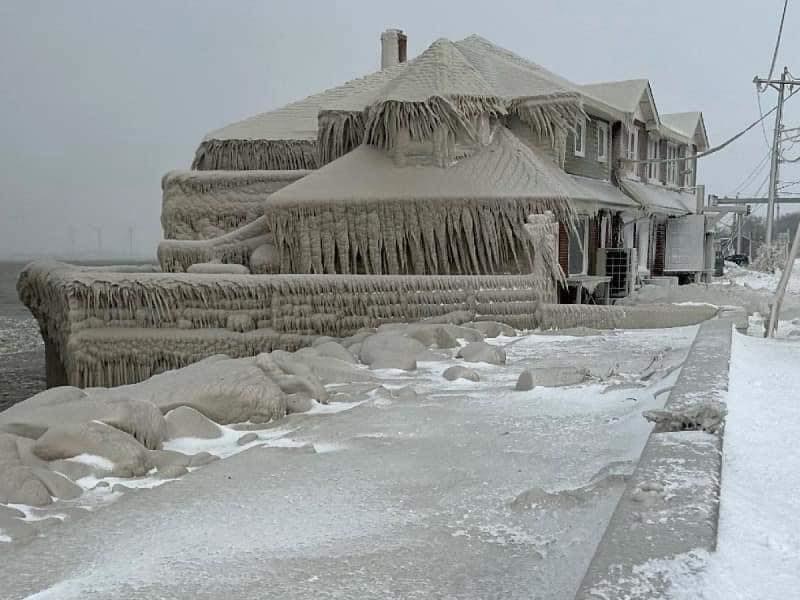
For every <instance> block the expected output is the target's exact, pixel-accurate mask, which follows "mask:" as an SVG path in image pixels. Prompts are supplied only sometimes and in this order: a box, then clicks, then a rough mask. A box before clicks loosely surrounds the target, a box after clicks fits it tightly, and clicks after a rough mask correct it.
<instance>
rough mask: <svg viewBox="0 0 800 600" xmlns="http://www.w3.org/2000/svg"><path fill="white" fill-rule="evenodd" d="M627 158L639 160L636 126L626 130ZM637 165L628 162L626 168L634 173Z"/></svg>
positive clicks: (636, 170)
mask: <svg viewBox="0 0 800 600" xmlns="http://www.w3.org/2000/svg"><path fill="white" fill-rule="evenodd" d="M627 158H628V160H639V129H638V128H637V127H632V128H631V129H630V131H628V151H627ZM638 166H639V165H638V164H637V163H629V165H628V170H629V171H630V172H631V173H632V174H636V173H637V172H638V171H639V169H638Z"/></svg>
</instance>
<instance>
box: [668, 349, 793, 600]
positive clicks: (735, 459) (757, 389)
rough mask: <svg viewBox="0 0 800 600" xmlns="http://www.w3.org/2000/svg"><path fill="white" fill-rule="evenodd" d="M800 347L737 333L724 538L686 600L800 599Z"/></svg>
mask: <svg viewBox="0 0 800 600" xmlns="http://www.w3.org/2000/svg"><path fill="white" fill-rule="evenodd" d="M798 358H800V348H798V346H797V345H795V344H793V343H792V342H787V341H781V340H769V339H764V338H754V337H748V336H744V335H735V336H734V339H733V350H732V356H731V371H730V390H729V392H728V417H727V422H726V425H725V438H724V452H723V467H722V488H721V501H720V514H719V532H718V539H717V550H716V552H714V553H712V554H710V555H708V557H707V559H706V567H705V572H704V573H703V574H702V577H701V578H700V582H699V584H697V585H692V586H689V585H686V584H684V583H681V582H680V581H677V582H673V590H674V591H673V594H672V597H674V598H676V599H680V600H688V599H689V598H693V599H695V598H696V599H701V600H732V599H742V600H744V599H747V600H757V599H764V600H770V599H777V598H796V597H797V595H798V590H800V520H798V518H797V515H798V514H800V468H798V461H797V458H796V457H797V451H796V444H797V442H796V440H797V432H798V425H797V423H798V412H797V398H796V393H794V392H796V391H797V390H800V370H798V369H797V362H798Z"/></svg>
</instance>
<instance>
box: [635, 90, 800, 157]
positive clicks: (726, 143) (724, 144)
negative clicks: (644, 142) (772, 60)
mask: <svg viewBox="0 0 800 600" xmlns="http://www.w3.org/2000/svg"><path fill="white" fill-rule="evenodd" d="M797 92H800V87H798V88H795V89H794V90H792V91H791V92H790V93H789V95H788V96H786V98H785V99H784V102H785V101H786V100H788V99H789V98H791V97H792V96H794V95H795V94H796V93H797ZM778 106H780V104H776V105H775V106H773V107H772V108H771V109H769V112H766V113H764V114H763V115H761V117H760V118H759V119H757V120H755V121H753V122H752V123H750V125H748V126H747V127H745V128H744V129H742V130H741V131H740V132H739V133H737V134H736V135H734V136H733V137H730V138H728V139H727V140H725V141H724V142H722V143H721V144H719V145H718V146H714V147H713V148H709V149H708V150H705V151H704V152H700V153H698V154H694V155H690V156H683V157H678V158H643V159H631V158H621V159H620V162H624V163H626V164H631V165H633V164H660V163H668V162H678V161H682V160H692V159H698V158H705V157H706V156H709V155H711V154H714V153H715V152H719V151H720V150H722V149H723V148H726V147H727V146H729V145H730V144H732V143H733V142H735V141H736V140H738V139H739V138H740V137H742V136H743V135H744V134H745V133H747V132H748V131H750V130H751V129H752V128H753V127H755V126H756V125H758V124H759V123H761V122H763V121H764V119H766V118H767V117H768V116H770V115H771V114H772V113H774V112H775V111H776V110H778Z"/></svg>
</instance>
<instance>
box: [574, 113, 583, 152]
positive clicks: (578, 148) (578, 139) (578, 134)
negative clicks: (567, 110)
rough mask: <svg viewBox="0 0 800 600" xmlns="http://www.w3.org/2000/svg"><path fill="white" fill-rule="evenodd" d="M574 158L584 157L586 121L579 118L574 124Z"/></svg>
mask: <svg viewBox="0 0 800 600" xmlns="http://www.w3.org/2000/svg"><path fill="white" fill-rule="evenodd" d="M574 150H575V156H586V120H585V119H583V118H579V119H578V120H577V121H576V122H575V148H574Z"/></svg>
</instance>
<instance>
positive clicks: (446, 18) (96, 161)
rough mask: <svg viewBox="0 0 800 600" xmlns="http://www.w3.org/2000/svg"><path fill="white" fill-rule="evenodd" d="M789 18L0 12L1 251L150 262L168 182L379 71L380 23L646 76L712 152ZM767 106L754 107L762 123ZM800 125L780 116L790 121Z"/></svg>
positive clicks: (69, 6)
mask: <svg viewBox="0 0 800 600" xmlns="http://www.w3.org/2000/svg"><path fill="white" fill-rule="evenodd" d="M781 7H782V1H781V0H759V1H757V2H756V1H753V0H670V2H644V1H642V0H618V1H614V0H605V1H598V0H560V1H558V2H552V1H544V0H514V1H511V0H507V1H504V0H491V1H489V2H486V1H482V2H477V1H474V2H473V1H471V0H459V1H455V2H444V1H439V0H436V1H433V0H424V1H418V0H403V1H402V2H397V1H392V2H381V1H378V0H353V1H350V2H346V1H343V0H339V1H330V0H314V1H310V0H287V1H285V0H261V1H245V0H229V1H227V2H220V1H219V0H216V1H205V0H203V1H201V0H194V1H188V0H169V1H155V0H139V1H138V2H130V0H125V1H119V0H92V1H90V0H83V1H81V0H60V1H59V0H51V1H41V0H3V1H2V3H0V57H2V58H1V59H0V256H8V255H10V254H23V255H31V254H41V253H54V254H59V253H65V252H68V251H69V249H70V246H71V241H70V229H72V232H73V235H74V238H75V245H76V248H77V249H78V250H90V249H93V248H95V247H96V244H97V242H96V234H95V232H94V230H93V229H92V227H102V231H103V246H104V249H105V250H106V251H107V252H115V253H120V254H124V253H127V251H128V229H129V227H134V228H135V238H136V239H135V246H136V249H137V251H138V254H154V253H155V246H156V244H157V242H158V240H159V239H160V237H161V229H160V224H159V214H160V205H161V189H160V178H161V176H162V175H163V174H164V173H165V172H166V171H168V170H171V169H177V168H188V166H189V164H190V162H191V159H192V156H193V154H194V150H195V148H196V146H197V144H198V143H199V141H200V140H201V138H202V137H203V135H204V134H205V133H206V132H208V131H210V130H212V129H216V128H218V127H220V126H222V125H225V124H227V123H230V122H232V121H235V120H238V119H241V118H244V117H248V116H250V115H253V114H255V113H258V112H263V111H265V110H269V109H271V108H276V107H278V106H280V105H282V104H285V103H287V102H290V101H292V100H295V99H299V98H302V97H303V96H306V95H308V94H311V93H314V92H317V91H320V90H321V89H324V88H328V87H332V86H334V85H337V84H339V83H341V82H343V81H345V80H347V79H351V78H353V77H358V76H361V75H364V74H366V73H367V72H370V71H373V70H376V69H377V68H378V66H379V61H380V57H379V54H380V51H379V35H380V32H381V31H382V30H383V29H385V28H387V27H399V28H402V29H404V30H405V31H406V33H407V34H408V36H409V56H414V55H416V54H418V53H419V52H421V51H422V50H423V49H424V48H425V47H426V46H427V45H428V44H430V43H431V42H432V41H433V40H435V39H436V38H438V37H448V38H450V39H459V38H461V37H464V36H466V35H468V34H470V33H478V34H480V35H482V36H484V37H486V38H489V39H490V40H492V41H494V42H495V43H497V44H499V45H501V46H504V47H506V48H508V49H510V50H513V51H515V52H517V53H519V54H522V55H523V56H525V57H527V58H530V59H532V60H534V61H536V62H539V63H541V64H542V65H544V66H545V67H547V68H550V69H552V70H553V71H556V72H557V73H559V74H561V75H563V76H565V77H567V78H569V79H571V80H572V81H575V82H577V83H589V82H596V81H604V80H614V79H631V78H639V77H646V78H648V79H650V81H651V83H652V86H653V91H654V94H655V99H656V103H657V105H658V109H659V111H660V112H662V113H666V112H678V111H684V110H698V109H699V110H702V111H703V112H704V114H705V118H706V124H707V126H708V129H709V135H710V136H711V138H712V139H711V141H712V143H717V142H721V141H723V140H724V139H725V138H726V137H728V136H729V135H731V134H733V133H735V132H737V131H738V130H740V129H741V128H742V127H743V126H744V125H746V124H748V123H750V122H752V121H753V120H754V119H755V118H756V117H757V116H758V109H757V105H756V97H755V92H754V86H753V84H752V78H753V76H754V75H756V74H760V75H766V71H767V70H768V68H769V62H770V58H771V53H772V48H773V45H774V42H775V36H776V33H777V27H778V20H779V16H780V10H781ZM798 24H800V6H792V4H791V3H790V6H789V12H788V14H787V24H786V30H787V34H786V35H785V36H784V39H783V45H782V49H781V54H780V57H779V60H778V65H779V67H781V66H782V65H783V64H784V63H791V62H792V61H794V63H795V65H794V66H795V69H796V72H797V73H798V75H800V59H798V60H795V57H797V56H798V50H800V38H798V37H797V36H794V35H791V31H792V30H796V29H797V25H798ZM789 66H790V67H791V66H792V65H791V64H789ZM775 98H776V95H775V93H774V92H767V93H766V94H764V96H763V104H764V106H765V110H766V109H767V108H769V107H772V105H773V104H774V102H775ZM798 105H799V106H800V101H798ZM798 117H800V110H798V107H793V106H790V107H788V108H787V119H786V122H787V126H789V127H795V126H798V125H800V123H798V121H799V120H800V119H798ZM767 133H768V135H770V136H771V124H769V123H768V124H767ZM795 150H796V151H800V145H798V147H797V148H796V149H795ZM766 152H767V146H766V143H765V141H764V137H763V135H762V133H761V130H760V128H757V129H755V130H753V131H752V132H751V133H750V134H748V135H747V137H745V138H744V139H743V140H741V141H740V142H737V143H736V144H735V145H733V146H731V147H730V149H728V150H725V151H723V152H722V153H720V154H719V155H717V156H715V157H710V158H709V159H706V160H704V161H703V162H701V166H700V171H699V174H700V179H701V180H702V181H704V182H705V183H706V184H707V187H708V191H709V192H711V193H717V194H720V195H721V194H725V193H729V192H731V191H733V190H734V189H735V188H736V186H737V185H738V184H739V183H740V182H741V181H742V180H743V179H744V178H745V176H746V175H747V174H748V173H749V172H750V171H751V170H752V169H753V168H754V167H755V166H756V165H757V163H759V162H760V161H761V159H762V158H763V157H764V155H765V154H766ZM790 154H791V155H794V154H795V153H794V152H790ZM763 173H764V174H766V170H764V171H763ZM783 179H785V180H794V179H800V169H797V168H794V169H793V168H789V167H787V168H786V169H784V173H783ZM762 180H763V175H762V176H759V177H757V178H756V180H755V183H754V184H753V185H751V186H749V188H748V189H746V191H749V192H755V190H756V188H757V187H758V185H759V184H760V183H761V181H762ZM762 191H763V190H762Z"/></svg>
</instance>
